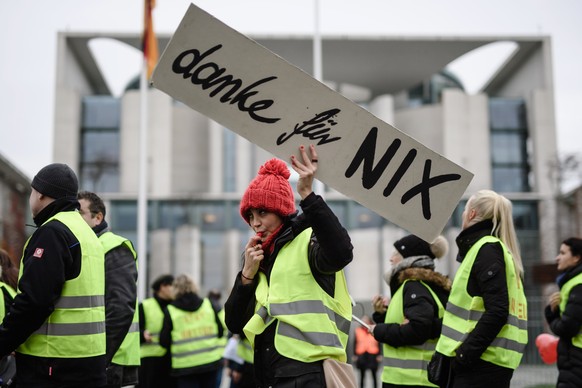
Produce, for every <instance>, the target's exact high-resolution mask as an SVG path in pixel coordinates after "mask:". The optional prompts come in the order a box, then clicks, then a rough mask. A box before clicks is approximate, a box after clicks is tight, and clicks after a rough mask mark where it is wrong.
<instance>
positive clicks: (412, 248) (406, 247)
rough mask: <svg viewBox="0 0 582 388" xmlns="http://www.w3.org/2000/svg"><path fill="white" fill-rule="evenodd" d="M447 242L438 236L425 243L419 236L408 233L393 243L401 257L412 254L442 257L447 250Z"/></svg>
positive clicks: (432, 257)
mask: <svg viewBox="0 0 582 388" xmlns="http://www.w3.org/2000/svg"><path fill="white" fill-rule="evenodd" d="M448 246H449V245H448V242H447V240H446V239H445V238H444V237H443V236H439V237H437V238H436V240H434V241H433V242H432V243H430V244H429V243H427V242H426V241H424V240H423V239H421V238H420V237H417V236H415V235H413V234H409V235H408V236H406V237H403V238H401V239H400V240H398V241H396V242H395V243H394V248H396V250H397V251H398V253H400V254H401V255H402V257H403V258H405V259H406V258H407V257H412V256H428V257H430V258H431V259H434V258H440V257H443V256H444V255H445V254H446V253H447V250H448Z"/></svg>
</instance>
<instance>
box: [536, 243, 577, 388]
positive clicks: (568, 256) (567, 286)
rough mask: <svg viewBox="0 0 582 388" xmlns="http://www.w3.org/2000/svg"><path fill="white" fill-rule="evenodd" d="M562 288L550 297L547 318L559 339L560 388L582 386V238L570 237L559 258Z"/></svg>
mask: <svg viewBox="0 0 582 388" xmlns="http://www.w3.org/2000/svg"><path fill="white" fill-rule="evenodd" d="M556 262H557V264H558V271H559V272H560V275H559V276H558V286H559V287H560V291H559V292H556V293H554V294H552V295H551V296H550V303H549V304H548V305H547V306H546V309H545V315H546V321H547V322H548V324H549V325H550V329H551V330H552V332H553V333H554V334H555V335H557V336H558V337H560V340H559V342H558V371H559V374H558V382H557V384H556V387H558V388H562V387H564V388H565V387H580V386H582V239H580V238H576V237H570V238H568V239H566V240H564V241H562V244H561V245H560V252H559V253H558V256H557V257H556Z"/></svg>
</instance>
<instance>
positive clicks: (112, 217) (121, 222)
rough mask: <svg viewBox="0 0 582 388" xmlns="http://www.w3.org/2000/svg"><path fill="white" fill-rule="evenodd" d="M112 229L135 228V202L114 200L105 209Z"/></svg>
mask: <svg viewBox="0 0 582 388" xmlns="http://www.w3.org/2000/svg"><path fill="white" fill-rule="evenodd" d="M107 217H108V218H109V224H110V225H111V229H112V230H135V231H136V230H137V202H135V201H131V202H130V201H115V202H112V203H111V205H110V206H109V209H107Z"/></svg>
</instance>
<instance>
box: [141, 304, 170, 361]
mask: <svg viewBox="0 0 582 388" xmlns="http://www.w3.org/2000/svg"><path fill="white" fill-rule="evenodd" d="M141 305H142V307H143V313H144V316H145V328H144V329H145V330H147V331H148V332H149V333H150V335H151V336H152V341H151V342H144V343H142V344H141V346H140V348H139V352H140V356H141V358H146V357H162V356H164V355H165V354H166V352H167V350H166V348H164V347H162V346H161V345H160V332H161V331H162V326H163V324H164V312H163V311H162V308H161V307H160V304H159V303H158V301H157V300H156V299H155V298H148V299H145V300H144V301H143V302H142V303H141Z"/></svg>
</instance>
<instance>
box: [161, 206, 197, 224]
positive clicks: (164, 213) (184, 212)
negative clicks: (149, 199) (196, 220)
mask: <svg viewBox="0 0 582 388" xmlns="http://www.w3.org/2000/svg"><path fill="white" fill-rule="evenodd" d="M159 205H160V208H159V225H158V227H159V228H160V229H176V228H177V227H179V226H182V225H188V224H190V215H189V209H188V203H187V202H165V201H164V202H161V203H160V204H159Z"/></svg>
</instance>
